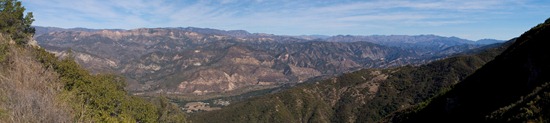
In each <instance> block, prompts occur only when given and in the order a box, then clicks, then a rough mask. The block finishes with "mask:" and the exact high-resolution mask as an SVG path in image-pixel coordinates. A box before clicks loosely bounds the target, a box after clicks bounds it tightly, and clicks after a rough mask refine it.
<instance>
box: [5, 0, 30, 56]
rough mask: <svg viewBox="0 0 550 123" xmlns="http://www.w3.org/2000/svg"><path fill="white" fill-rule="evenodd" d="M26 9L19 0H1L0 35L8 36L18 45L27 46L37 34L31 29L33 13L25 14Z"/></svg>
mask: <svg viewBox="0 0 550 123" xmlns="http://www.w3.org/2000/svg"><path fill="white" fill-rule="evenodd" d="M24 12H25V7H23V6H21V2H20V1H17V0H0V33H2V34H5V35H8V36H10V37H11V39H13V40H14V41H15V42H16V43H17V44H20V45H22V44H26V43H27V42H28V40H29V38H31V37H32V36H33V34H34V32H35V29H34V28H33V27H31V24H32V22H33V21H34V17H33V15H32V12H27V14H24Z"/></svg>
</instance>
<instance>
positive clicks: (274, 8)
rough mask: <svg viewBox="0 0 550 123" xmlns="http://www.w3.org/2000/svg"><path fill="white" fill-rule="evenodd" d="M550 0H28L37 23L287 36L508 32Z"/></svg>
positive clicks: (538, 16) (531, 21)
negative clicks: (217, 30) (196, 28)
mask: <svg viewBox="0 0 550 123" xmlns="http://www.w3.org/2000/svg"><path fill="white" fill-rule="evenodd" d="M549 3H550V2H547V1H544V0H392V1H387V0H369V1H363V0H340V1H333V0H182V1H174V0H153V1H150V0H116V1H109V0H81V1H75V0H49V1H43V0H29V1H23V4H24V6H25V7H26V8H27V10H28V11H31V12H33V13H34V15H35V19H36V22H35V23H34V24H35V25H38V26H54V27H63V28H74V27H85V28H96V29H97V28H121V29H133V28H142V27H187V26H192V27H204V28H216V29H225V30H235V29H242V30H247V31H250V32H260V33H272V34H282V35H304V34H323V35H338V34H352V35H372V34H382V35H390V34H405V35H416V34H437V35H444V36H458V37H463V38H468V39H481V38H496V39H503V40H504V39H509V38H512V37H514V36H518V35H519V34H520V33H521V32H522V31H525V30H527V29H529V28H530V27H531V26H533V25H535V24H537V23H540V22H541V21H544V19H546V18H548V17H549V16H550V14H548V13H546V12H545V11H546V10H550V7H549V6H550V4H549Z"/></svg>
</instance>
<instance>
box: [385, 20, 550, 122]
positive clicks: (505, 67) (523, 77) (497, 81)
mask: <svg viewBox="0 0 550 123" xmlns="http://www.w3.org/2000/svg"><path fill="white" fill-rule="evenodd" d="M548 47H550V19H548V20H546V21H545V22H544V23H541V24H539V25H537V26H535V27H533V28H532V29H531V30H529V31H527V32H525V33H524V34H522V35H521V36H520V37H519V38H517V40H516V42H515V43H514V44H512V45H511V46H510V47H509V48H508V49H506V51H504V52H503V53H502V54H500V55H499V56H497V57H496V58H495V59H494V60H492V61H491V62H489V63H487V64H485V65H484V66H483V67H482V68H480V69H479V70H477V71H476V72H475V73H474V74H472V75H470V76H469V77H468V78H466V79H465V80H463V81H462V82H460V83H459V84H457V85H456V86H455V87H453V88H452V89H451V90H450V91H448V92H446V93H444V94H442V95H441V96H438V97H436V98H433V99H432V100H430V101H427V102H425V104H424V105H419V106H417V107H415V108H412V109H409V110H405V111H402V112H397V113H395V114H394V115H392V116H391V117H388V118H386V119H385V120H386V121H390V122H549V121H550V120H549V119H548V117H549V116H550V110H549V109H548V106H549V104H550V101H549V100H550V87H549V86H548V82H550V54H549V53H550V48H548Z"/></svg>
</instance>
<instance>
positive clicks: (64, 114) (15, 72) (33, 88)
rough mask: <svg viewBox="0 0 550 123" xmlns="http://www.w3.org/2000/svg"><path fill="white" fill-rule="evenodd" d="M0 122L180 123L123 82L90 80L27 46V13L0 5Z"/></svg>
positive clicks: (108, 77) (102, 77) (170, 108)
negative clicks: (136, 95) (131, 93)
mask: <svg viewBox="0 0 550 123" xmlns="http://www.w3.org/2000/svg"><path fill="white" fill-rule="evenodd" d="M0 10H2V11H0V15H2V16H0V122H7V123H32V122H46V123H64V122H186V121H185V115H184V114H183V113H182V112H181V110H180V109H179V108H177V106H176V105H175V104H172V103H170V102H169V101H168V100H167V99H165V98H152V99H142V98H139V97H135V96H131V95H129V94H128V92H127V91H126V90H124V87H125V86H126V82H125V80H124V78H123V77H119V76H116V75H112V74H90V72H88V71H86V70H84V69H83V68H82V67H80V65H78V64H77V63H76V62H75V61H74V57H70V55H69V57H66V58H63V59H61V58H58V57H56V56H55V55H54V54H51V53H49V52H46V50H44V49H43V48H40V47H38V46H36V45H33V44H32V43H31V42H33V38H32V35H33V34H34V28H33V27H31V26H30V25H31V24H32V22H33V20H34V19H33V16H32V13H26V14H25V16H23V15H24V14H23V12H24V11H25V8H24V7H22V6H21V2H19V1H17V0H3V1H2V2H0Z"/></svg>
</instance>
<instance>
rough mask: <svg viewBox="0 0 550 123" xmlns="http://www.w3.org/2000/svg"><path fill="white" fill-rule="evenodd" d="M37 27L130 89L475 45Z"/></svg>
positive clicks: (312, 73) (250, 78) (283, 75)
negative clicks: (117, 76) (122, 77)
mask: <svg viewBox="0 0 550 123" xmlns="http://www.w3.org/2000/svg"><path fill="white" fill-rule="evenodd" d="M37 32H39V33H37V37H36V40H37V41H38V42H39V44H40V46H42V47H44V48H45V49H47V50H48V51H50V52H53V53H55V54H57V55H61V56H63V55H67V54H68V52H67V51H68V49H71V53H72V55H74V56H75V58H76V60H77V61H78V62H79V63H80V64H81V65H82V66H84V67H86V68H88V69H90V70H92V71H94V72H112V73H119V74H123V75H125V76H126V77H127V78H128V80H129V87H128V89H129V90H130V91H132V92H134V93H136V94H148V93H167V94H179V95H205V94H219V93H227V92H247V91H249V90H258V89H265V88H272V87H277V86H280V85H283V84H293V83H300V82H303V81H306V80H308V79H310V78H312V77H317V76H325V75H337V74H341V73H345V72H350V71H355V70H359V69H362V68H385V67H391V66H400V65H406V64H421V63H426V62H428V61H432V60H434V59H438V58H443V57H446V56H448V55H450V54H454V53H457V52H462V51H465V50H468V49H473V48H476V47H480V46H482V45H477V44H470V43H464V42H456V41H453V40H456V39H454V38H452V39H453V40H451V41H449V42H455V43H444V44H437V45H430V46H429V47H430V48H429V52H428V51H426V50H424V51H422V52H418V51H417V50H415V49H414V48H413V49H411V48H404V47H399V46H391V45H387V46H386V45H380V44H374V43H371V42H368V41H355V42H350V41H334V40H331V41H332V42H326V41H322V40H306V39H302V38H295V37H291V36H277V35H270V34H258V33H248V32H246V31H239V30H237V31H223V30H215V29H204V28H143V29H134V30H93V29H58V28H44V27H37ZM432 38H433V37H432ZM438 38H440V39H438V40H446V39H449V38H445V37H438ZM461 41H462V40H461ZM417 42H423V43H425V42H427V41H422V40H419V41H417ZM416 48H422V47H416ZM424 48H425V47H424Z"/></svg>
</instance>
